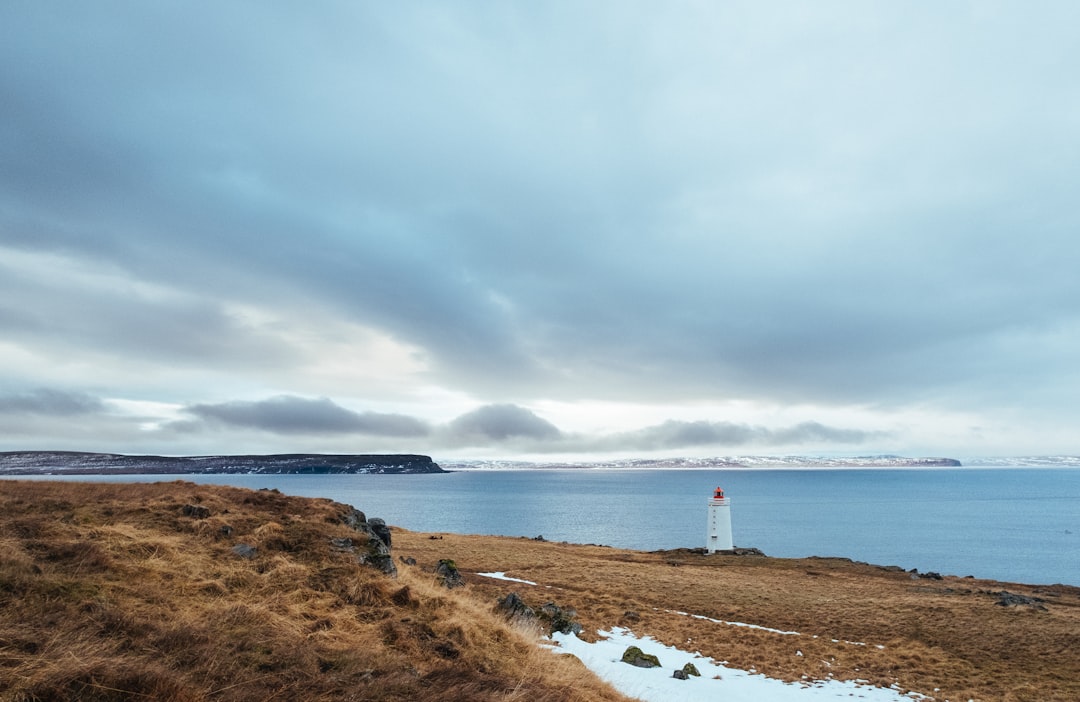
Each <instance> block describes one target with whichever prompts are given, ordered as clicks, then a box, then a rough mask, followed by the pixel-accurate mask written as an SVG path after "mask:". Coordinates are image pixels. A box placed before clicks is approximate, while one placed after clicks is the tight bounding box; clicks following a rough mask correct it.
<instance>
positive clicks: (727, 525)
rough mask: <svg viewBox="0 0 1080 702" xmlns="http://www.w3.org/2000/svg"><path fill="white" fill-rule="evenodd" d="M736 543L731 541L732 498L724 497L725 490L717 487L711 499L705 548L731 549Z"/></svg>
mask: <svg viewBox="0 0 1080 702" xmlns="http://www.w3.org/2000/svg"><path fill="white" fill-rule="evenodd" d="M734 548H735V545H734V544H733V543H732V541H731V500H730V499H729V498H727V497H724V491H723V490H722V489H721V488H716V492H714V493H713V496H712V499H711V500H709V522H708V530H707V532H706V535H705V550H706V551H707V552H708V553H716V552H717V551H731V550H733V549H734Z"/></svg>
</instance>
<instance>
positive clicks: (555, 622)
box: [537, 602, 582, 634]
mask: <svg viewBox="0 0 1080 702" xmlns="http://www.w3.org/2000/svg"><path fill="white" fill-rule="evenodd" d="M537 616H539V618H540V619H541V620H542V621H543V622H544V623H545V624H546V625H547V629H548V631H549V632H550V633H552V634H554V633H555V632H556V631H557V632H559V633H560V634H580V633H581V628H582V627H581V624H579V623H578V622H576V621H574V619H575V618H576V617H577V610H576V609H574V608H573V607H560V606H559V605H557V604H555V603H554V602H548V603H546V604H544V606H542V607H541V608H540V611H539V612H537Z"/></svg>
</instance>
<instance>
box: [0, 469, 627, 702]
mask: <svg viewBox="0 0 1080 702" xmlns="http://www.w3.org/2000/svg"><path fill="white" fill-rule="evenodd" d="M185 506H188V507H189V508H188V509H186V510H185ZM194 507H203V508H205V510H202V509H194ZM348 511H350V510H349V508H347V507H345V506H343V505H339V504H335V503H333V502H331V501H329V500H312V499H303V498H290V497H286V496H284V495H281V494H278V493H276V492H273V491H257V492H254V491H250V490H242V489H235V488H227V487H212V486H197V485H194V484H191V483H184V482H174V483H157V484H152V485H151V484H141V485H99V484H87V483H58V482H24V481H18V482H16V481H4V482H0V699H3V700H13V701H14V700H26V701H29V700H68V699H79V700H136V699H139V700H146V699H153V700H175V701H182V700H193V701H194V700H215V701H216V700H223V701H224V700H260V701H262V700H371V701H381V700H410V701H411V700H446V699H459V700H478V701H481V702H482V701H484V700H526V699H527V700H530V702H533V701H541V702H543V701H550V702H555V701H562V700H581V701H585V700H623V699H625V698H623V697H621V696H620V695H618V694H617V693H615V692H614V691H612V690H611V689H610V688H608V687H607V686H606V685H604V684H603V683H601V682H600V681H599V680H597V679H596V678H595V677H593V676H592V674H591V673H589V672H588V671H587V670H585V669H584V667H582V666H581V665H580V663H577V662H576V661H575V660H572V659H570V658H569V657H557V656H553V655H551V654H550V653H548V652H546V651H544V650H542V649H540V648H539V647H537V646H536V634H535V632H530V631H527V630H522V629H520V628H515V627H513V626H511V625H509V624H507V623H506V622H505V621H503V620H502V619H501V618H500V617H498V616H497V615H495V614H494V613H493V612H492V608H491V603H488V602H485V601H484V600H483V599H475V598H472V597H470V596H469V595H467V594H461V592H460V591H455V592H448V591H447V590H445V589H444V588H438V587H436V586H435V585H434V584H433V583H432V582H431V579H430V578H429V577H428V576H427V574H423V573H420V572H419V571H416V570H412V569H405V568H402V573H401V574H400V576H399V577H398V578H397V579H391V578H389V577H387V576H385V575H383V574H381V573H379V572H377V571H376V570H374V569H372V568H369V567H366V566H362V565H360V564H359V563H358V562H357V556H356V553H355V552H350V551H349V550H347V549H342V548H340V547H338V548H335V546H334V545H333V544H331V540H332V539H353V540H354V541H356V542H359V543H361V544H362V542H363V540H364V537H363V536H362V535H361V534H359V533H358V532H356V531H354V530H352V529H351V528H349V527H348V526H346V525H345V524H344V523H343V521H342V517H343V515H344V514H345V513H346V512H348ZM207 515H208V516H207ZM339 543H340V542H339ZM238 544H246V545H249V546H254V547H255V548H256V551H255V555H254V557H253V558H244V557H242V556H240V555H238V554H236V553H234V552H233V550H232V549H233V547H234V546H236V545H238Z"/></svg>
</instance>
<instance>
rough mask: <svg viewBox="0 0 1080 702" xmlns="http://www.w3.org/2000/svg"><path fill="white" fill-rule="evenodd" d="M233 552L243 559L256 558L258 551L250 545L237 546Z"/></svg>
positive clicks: (233, 548)
mask: <svg viewBox="0 0 1080 702" xmlns="http://www.w3.org/2000/svg"><path fill="white" fill-rule="evenodd" d="M232 552H233V553H235V554H236V555H237V556H240V557H241V558H254V557H255V554H256V553H257V552H258V549H257V548H255V547H254V546H251V545H249V544H237V545H235V546H233V547H232Z"/></svg>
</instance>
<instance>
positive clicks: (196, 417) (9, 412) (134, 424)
mask: <svg viewBox="0 0 1080 702" xmlns="http://www.w3.org/2000/svg"><path fill="white" fill-rule="evenodd" d="M113 404H115V403H112V402H109V401H106V400H103V399H102V398H99V397H95V396H94V395H90V394H86V393H81V392H72V391H67V390H60V389H51V388H41V389H37V390H32V391H25V392H20V393H11V394H6V395H0V417H3V418H4V419H3V422H2V423H0V429H4V430H5V431H7V432H8V433H9V435H31V434H37V435H44V434H47V433H53V434H57V433H58V432H61V431H62V432H63V435H64V436H68V435H71V434H78V433H80V432H81V433H86V432H88V431H89V432H93V431H103V430H104V429H106V428H107V429H108V435H109V436H110V437H111V439H110V440H111V441H114V442H117V443H119V444H125V443H126V442H125V438H124V437H125V436H126V437H127V442H131V443H133V442H140V443H141V445H144V446H145V442H146V441H147V440H150V441H156V442H158V443H161V444H165V445H168V447H169V449H175V444H176V443H178V442H179V443H184V444H187V446H186V447H185V450H188V451H190V450H191V449H190V448H188V447H190V446H191V445H193V444H197V443H198V442H197V440H196V441H194V442H193V438H194V437H197V436H198V435H200V434H211V433H213V434H218V435H219V436H221V435H227V434H228V432H247V433H248V435H249V437H250V432H252V431H254V432H257V433H259V434H268V435H275V436H280V437H284V438H285V439H287V440H288V441H289V442H290V443H296V442H298V441H300V442H302V440H303V439H304V438H305V437H307V438H311V439H326V438H327V437H335V438H337V439H344V440H349V438H350V437H354V436H355V437H363V438H364V439H365V440H367V441H374V442H375V443H376V444H378V445H380V446H381V445H383V444H386V445H387V446H392V445H403V442H406V443H408V444H409V446H408V450H410V451H413V450H415V451H438V450H441V449H451V448H452V449H470V448H475V449H492V448H494V449H499V450H503V451H511V452H519V453H547V454H551V453H604V452H613V451H642V452H646V451H677V450H682V449H693V448H702V447H709V446H715V447H717V448H721V447H728V448H733V447H745V446H755V447H781V446H794V445H800V444H845V445H853V444H861V443H864V442H867V441H869V440H872V439H876V438H880V437H882V436H883V434H881V433H879V432H868V431H863V430H859V429H848V428H841V427H832V426H827V425H824V424H820V423H818V422H803V423H800V424H795V425H792V426H787V427H765V426H757V425H751V424H740V423H735V422H726V421H723V422H711V421H704V420H702V421H679V420H668V421H666V422H662V423H660V424H656V425H653V426H648V427H643V428H640V429H635V430H631V431H625V432H617V433H611V434H591V435H590V434H576V433H570V432H566V431H564V430H562V429H560V428H559V427H558V426H556V425H555V424H554V423H552V422H551V421H549V420H547V419H545V418H543V417H541V416H539V415H537V414H536V413H535V412H533V411H532V410H530V409H528V408H526V407H522V406H520V405H516V404H509V403H503V404H489V405H483V406H480V407H478V408H476V409H474V410H472V411H470V412H466V413H465V414H462V415H459V416H458V417H456V418H454V419H452V420H450V421H448V422H446V423H441V424H436V423H431V422H428V421H425V420H423V419H420V418H417V417H413V416H410V415H406V414H395V413H385V412H372V411H357V410H354V409H350V408H348V407H344V406H342V405H340V404H338V403H336V402H334V401H333V400H331V399H330V398H327V397H319V398H306V397H299V396H295V395H278V396H274V397H269V398H266V399H263V400H254V401H248V400H235V401H229V402H219V403H194V404H189V405H186V406H184V407H182V408H180V409H179V412H180V415H181V416H183V417H184V418H181V419H176V418H175V415H174V417H173V418H172V419H169V420H161V419H156V420H155V419H154V418H153V417H150V416H147V414H145V413H143V414H139V415H135V414H125V413H124V412H123V411H119V412H118V411H117V408H116V407H115V406H112V405H113ZM72 419H77V420H78V421H77V422H72ZM260 441H262V440H260ZM169 449H166V448H161V449H160V450H169ZM110 450H123V447H117V448H114V449H110Z"/></svg>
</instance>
